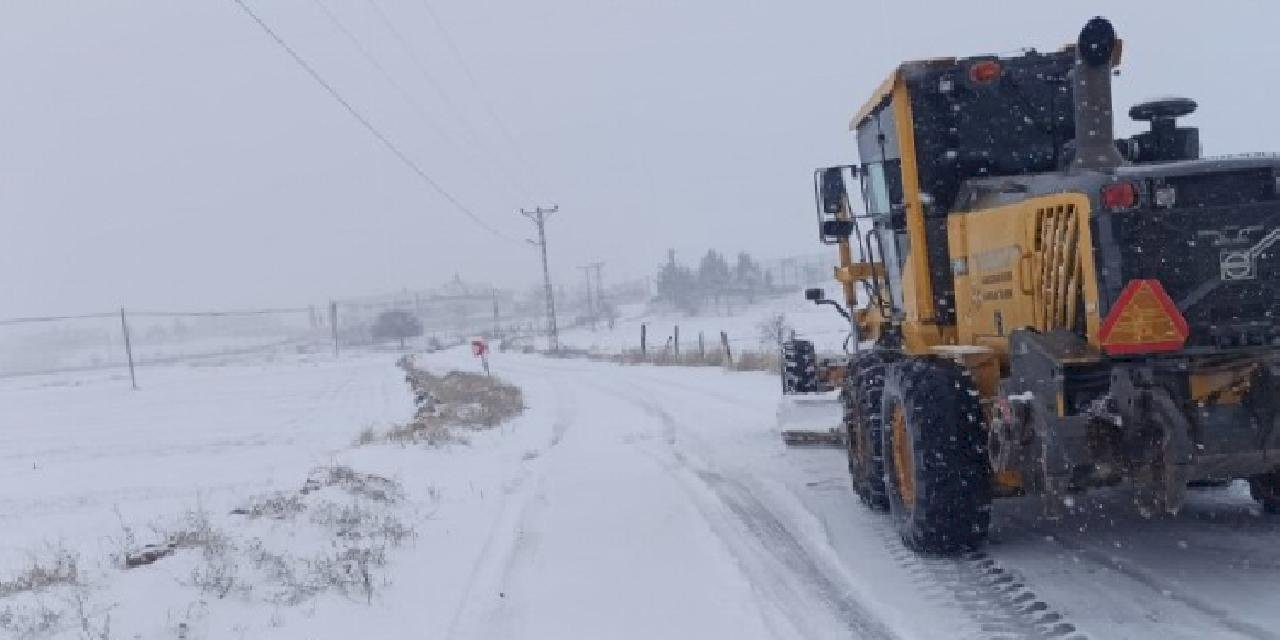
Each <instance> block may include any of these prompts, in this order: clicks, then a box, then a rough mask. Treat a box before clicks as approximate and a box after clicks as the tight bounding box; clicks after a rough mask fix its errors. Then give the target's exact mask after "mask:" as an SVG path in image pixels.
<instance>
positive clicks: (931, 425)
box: [881, 357, 991, 554]
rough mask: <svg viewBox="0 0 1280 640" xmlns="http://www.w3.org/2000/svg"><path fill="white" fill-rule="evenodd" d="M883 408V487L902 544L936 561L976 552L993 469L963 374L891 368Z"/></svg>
mask: <svg viewBox="0 0 1280 640" xmlns="http://www.w3.org/2000/svg"><path fill="white" fill-rule="evenodd" d="M883 406H884V410H883V414H882V418H881V420H882V424H883V425H884V428H883V440H884V445H883V451H884V466H885V479H886V483H887V484H886V488H887V490H888V496H889V505H890V512H891V513H892V514H893V520H894V523H895V524H896V526H897V528H898V533H899V535H900V536H901V537H902V541H903V543H904V544H906V546H907V547H909V548H910V549H913V550H915V551H919V552H924V553H939V554H954V553H958V552H961V551H967V550H971V549H976V548H978V547H980V546H981V545H982V544H983V542H985V540H986V537H987V528H988V526H989V524H990V522H991V467H990V466H989V464H988V461H987V442H986V436H985V433H984V431H983V428H982V409H981V406H980V405H979V403H978V393H977V391H976V389H975V387H974V384H973V380H972V379H971V378H970V377H969V373H968V371H966V370H965V369H964V368H962V367H961V366H959V365H957V364H956V363H954V362H952V361H950V360H946V359H942V358H932V357H929V358H912V359H910V360H906V361H902V362H900V363H897V364H896V365H894V366H893V367H892V368H891V369H890V371H889V375H888V378H887V380H886V382H885V389H884V402H883Z"/></svg>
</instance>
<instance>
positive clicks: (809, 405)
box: [778, 392, 844, 447]
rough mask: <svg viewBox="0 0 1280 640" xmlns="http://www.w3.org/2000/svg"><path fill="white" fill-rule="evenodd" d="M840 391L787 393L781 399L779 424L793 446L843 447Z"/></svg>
mask: <svg viewBox="0 0 1280 640" xmlns="http://www.w3.org/2000/svg"><path fill="white" fill-rule="evenodd" d="M841 418H842V410H841V408H840V394H839V392H826V393H804V394H787V395H784V396H782V399H781V400H779V401H778V427H779V429H780V430H781V431H782V441H783V442H785V443H787V445H789V446H809V447H843V446H844V429H843V428H842V425H841Z"/></svg>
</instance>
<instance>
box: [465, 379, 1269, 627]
mask: <svg viewBox="0 0 1280 640" xmlns="http://www.w3.org/2000/svg"><path fill="white" fill-rule="evenodd" d="M446 357H447V356H446ZM501 371H502V375H504V376H508V377H510V378H512V379H513V380H516V381H517V382H518V383H520V384H522V385H524V386H525V387H526V389H528V390H530V391H531V397H532V398H534V399H535V400H534V401H535V402H536V401H538V400H540V399H541V400H545V401H550V402H552V403H554V404H555V407H556V408H555V410H554V413H556V414H557V415H559V416H560V418H559V420H558V421H557V424H558V425H559V427H558V429H559V434H560V435H559V436H558V437H557V438H555V441H556V442H557V444H555V445H554V446H549V447H548V449H547V450H546V451H545V452H543V454H542V455H540V456H539V462H538V465H537V468H536V471H534V472H533V474H532V478H531V486H532V487H534V488H533V489H531V490H530V491H529V492H527V494H526V499H525V500H522V501H518V502H517V503H515V504H512V505H510V506H509V508H510V509H513V510H515V511H518V512H519V515H518V516H517V517H515V518H514V519H512V520H511V521H510V522H508V525H509V526H510V529H509V530H507V531H505V532H503V533H501V534H499V535H506V536H510V538H511V542H510V544H507V545H505V548H506V551H505V552H504V554H503V555H502V557H501V558H500V559H499V558H494V557H487V558H485V560H484V562H485V563H486V564H493V565H495V566H491V567H488V568H487V569H484V570H483V571H484V573H485V574H486V577H485V578H484V579H483V580H481V581H479V583H478V584H477V585H476V586H475V587H474V588H473V590H472V592H471V597H470V598H469V599H468V600H469V603H470V604H469V606H467V607H465V610H464V611H463V612H462V613H461V614H460V615H459V617H458V618H457V619H456V620H455V621H454V625H453V626H452V628H451V631H452V635H451V636H447V637H456V638H491V637H493V638H496V637H503V638H508V637H512V638H515V637H527V638H545V637H564V636H565V635H568V636H575V635H576V636H578V637H628V638H630V637H634V638H654V637H752V638H754V637H774V638H848V637H857V638H880V637H903V638H959V637H975V638H977V637H983V638H987V637H1008V638H1023V637H1047V638H1052V637H1059V638H1073V637H1094V638H1205V637H1215V638H1218V637H1224V638H1227V637H1245V638H1275V637H1280V632H1278V631H1277V628H1278V627H1277V625H1278V624H1280V612H1277V611H1276V610H1275V607H1274V605H1273V603H1274V602H1275V594H1276V591H1275V589H1276V588H1277V587H1278V586H1280V544H1277V543H1278V542H1280V520H1278V519H1277V518H1275V517H1270V516H1262V515H1260V514H1259V513H1258V510H1257V508H1256V506H1255V505H1254V503H1253V502H1252V501H1250V500H1249V499H1248V497H1247V494H1246V493H1245V492H1244V491H1242V488H1241V487H1239V486H1235V487H1231V488H1224V489H1214V490H1204V491H1199V492H1196V493H1195V494H1194V496H1193V498H1192V500H1191V503H1190V504H1189V506H1188V508H1187V509H1186V510H1185V511H1183V513H1182V514H1180V515H1179V516H1177V517H1170V518H1160V519H1155V520H1145V519H1142V518H1140V517H1138V516H1136V515H1134V514H1132V511H1131V509H1130V508H1128V506H1127V505H1126V504H1125V499H1124V496H1123V495H1115V496H1104V497H1100V498H1097V499H1092V500H1082V506H1081V509H1080V510H1079V513H1078V514H1077V515H1075V516H1073V517H1071V518H1068V519H1067V520H1065V521H1061V522H1044V521H1039V520H1038V519H1037V518H1036V513H1037V512H1038V511H1037V509H1036V506H1035V505H1034V504H1032V503H1031V501H1021V502H1017V501H1015V502H1009V503H1001V504H999V505H998V507H997V516H996V526H997V530H996V531H995V534H994V540H993V543H992V545H991V546H990V547H989V548H988V549H987V550H986V551H985V552H983V553H980V554H972V555H970V556H968V557H966V558H961V559H938V558H921V557H918V556H916V555H914V554H912V553H910V552H908V551H906V550H905V549H903V548H902V546H901V544H900V543H899V542H898V541H897V540H896V538H895V535H894V534H893V532H892V529H891V527H890V526H889V525H888V523H887V521H886V518H885V517H883V516H880V515H877V514H873V513H871V512H869V511H867V510H866V509H864V508H863V507H862V506H861V505H860V504H859V503H858V502H857V500H856V499H855V498H854V497H853V496H852V494H851V492H850V491H849V489H848V482H847V478H846V474H845V470H844V460H843V458H842V456H841V454H840V453H839V452H837V451H831V450H822V449H791V450H789V449H787V448H785V447H783V446H782V445H781V442H780V440H779V438H778V434H777V426H776V424H775V420H774V409H775V405H776V401H777V395H776V383H775V381H774V380H773V379H772V378H771V377H770V376H766V375H757V374H726V373H723V372H720V371H718V370H714V369H702V370H698V369H680V368H654V367H618V366H613V365H607V364H598V363H590V362H583V361H572V360H570V361H561V360H548V359H539V358H519V357H511V358H507V359H506V361H505V362H503V363H502V365H501ZM539 389H542V390H543V391H542V392H539ZM534 408H535V409H537V407H534ZM543 409H544V412H545V407H544V408H543ZM480 585H483V586H480ZM495 594H499V595H498V597H497V600H496V601H493V602H490V603H489V604H487V605H486V604H484V603H485V601H486V596H489V599H490V600H492V596H493V595H495Z"/></svg>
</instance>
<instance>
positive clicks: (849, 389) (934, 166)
mask: <svg viewBox="0 0 1280 640" xmlns="http://www.w3.org/2000/svg"><path fill="white" fill-rule="evenodd" d="M1120 61H1121V42H1120V40H1119V39H1117V37H1116V35H1115V31H1114V29H1113V28H1112V25H1111V23H1110V22H1108V21H1107V20H1105V19H1103V18H1094V19H1093V20H1091V21H1089V23H1088V24H1086V25H1085V27H1084V29H1083V30H1082V31H1081V32H1080V36H1079V39H1078V41H1077V42H1076V43H1075V44H1074V45H1069V46H1067V47H1064V48H1063V49H1061V50H1059V51H1055V52H1051V53H1041V52H1037V51H1027V52H1026V53H1023V54H1021V55H1017V56H1012V57H1000V56H976V57H970V58H955V59H934V60H927V61H921V62H908V63H905V64H902V65H900V66H899V67H898V68H897V69H896V70H894V72H893V73H892V74H891V75H890V76H889V78H888V79H887V80H886V81H885V82H884V84H882V85H881V86H880V87H879V88H878V89H877V90H876V92H875V94H874V95H873V96H872V97H871V99H870V100H869V101H868V102H867V103H866V105H865V106H864V107H863V108H862V109H861V110H860V111H859V112H858V113H857V115H856V116H855V117H854V118H853V121H852V122H851V123H850V129H851V131H852V132H853V133H854V137H855V139H856V144H857V148H858V156H859V162H858V163H857V164H855V165H849V166H842V167H830V168H825V169H819V170H818V171H816V172H815V195H816V199H817V205H818V206H817V215H818V228H819V237H820V239H821V241H822V242H824V243H827V244H831V245H834V246H836V247H837V250H838V251H839V254H840V266H839V267H838V268H837V269H836V273H835V279H836V280H837V281H838V282H839V285H840V288H841V293H842V296H840V297H842V298H843V302H844V305H845V306H847V307H848V308H849V309H850V316H851V319H850V327H851V332H852V334H853V338H854V339H852V340H850V344H851V345H852V348H851V349H850V355H849V358H848V362H847V363H845V365H846V369H845V370H846V375H845V379H844V385H843V390H842V394H841V398H842V405H843V409H844V426H845V429H846V430H847V438H846V442H847V448H848V457H849V471H850V473H851V474H852V477H853V485H854V489H855V490H856V491H857V493H858V495H859V496H860V497H861V498H862V500H863V501H864V502H866V503H867V504H868V505H870V506H871V507H872V508H874V509H878V510H887V511H889V512H891V513H892V516H893V518H894V520H895V522H896V524H897V526H898V528H899V532H900V534H901V535H902V538H903V540H904V541H905V542H906V543H907V544H908V545H909V546H911V547H912V548H915V549H917V550H922V551H934V552H954V551H958V550H962V549H967V548H973V547H975V546H977V545H980V544H981V543H982V542H983V540H984V539H985V536H986V532H987V528H988V523H989V520H990V504H991V501H992V499H993V498H998V497H1003V496H1016V495H1032V494H1034V495H1041V496H1044V502H1045V504H1046V505H1048V506H1050V507H1052V506H1054V505H1063V504H1065V503H1067V502H1069V500H1068V499H1067V498H1068V496H1069V495H1070V494H1072V493H1075V492H1080V491H1084V490H1088V489H1091V488H1097V487H1107V486H1116V485H1125V486H1129V487H1131V488H1132V489H1133V490H1135V491H1136V495H1137V496H1138V503H1139V504H1140V505H1141V507H1142V508H1144V509H1150V510H1153V511H1154V510H1169V511H1174V510H1177V509H1178V508H1179V507H1180V505H1181V503H1182V500H1183V497H1184V494H1185V491H1186V488H1187V486H1188V485H1194V484H1197V483H1215V482H1217V483H1221V482H1228V481H1231V480H1234V479H1247V480H1248V481H1249V482H1250V486H1251V489H1252V492H1253V496H1254V497H1255V498H1256V499H1257V500H1259V501H1260V502H1261V503H1262V506H1263V508H1265V509H1267V510H1271V511H1275V510H1280V428H1278V427H1280V158H1277V157H1275V156H1263V155H1256V154H1254V155H1247V156H1238V157H1224V158H1213V159H1206V158H1201V157H1200V144H1199V134H1198V131H1197V130H1196V129H1195V128H1191V127H1186V126H1180V125H1179V123H1178V118H1180V117H1183V116H1186V115H1188V114H1190V113H1191V112H1192V111H1193V110H1194V109H1195V106H1196V105H1195V103H1194V102H1192V101H1191V100H1187V99H1182V98H1171V99H1163V100H1159V101H1153V102H1148V103H1143V104H1139V105H1137V106H1134V107H1133V108H1132V109H1130V111H1129V115H1130V116H1131V117H1132V118H1134V119H1137V120H1140V121H1145V122H1149V123H1150V124H1149V127H1150V128H1149V131H1147V132H1144V133H1141V134H1138V135H1135V136H1133V137H1131V138H1128V139H1123V140H1116V139H1115V138H1114V136H1113V133H1112V132H1113V121H1112V118H1113V116H1112V103H1111V82H1112V75H1113V69H1114V68H1115V67H1117V66H1118V65H1119V64H1120ZM810 297H811V298H817V299H819V300H825V298H823V296H821V295H814V294H811V296H810Z"/></svg>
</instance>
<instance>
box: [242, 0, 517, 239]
mask: <svg viewBox="0 0 1280 640" xmlns="http://www.w3.org/2000/svg"><path fill="white" fill-rule="evenodd" d="M232 2H235V3H236V6H238V7H240V9H241V10H243V11H244V12H245V14H246V15H248V16H249V17H250V18H252V19H253V21H254V22H256V23H258V26H259V27H262V30H263V31H265V32H266V33H267V35H268V36H270V37H271V39H272V40H274V41H275V42H276V44H278V45H280V48H282V49H284V50H285V52H286V53H288V54H289V56H290V57H291V58H293V61H294V62H296V63H297V64H298V66H300V67H302V69H303V71H306V72H307V75H310V76H311V78H312V79H313V80H315V81H316V83H318V84H319V85H320V86H321V87H324V90H325V91H327V92H328V93H329V95H330V96H332V97H333V99H334V100H337V101H338V104H341V105H342V107H343V108H344V109H346V110H347V113H350V114H351V117H353V118H355V119H356V121H357V122H359V123H360V124H361V125H362V126H364V128H365V129H367V130H368V131H369V133H370V134H372V135H373V137H375V138H377V139H378V141H379V142H381V143H382V145H383V146H384V147H386V148H387V150H388V151H390V152H391V153H392V154H394V155H395V156H396V157H397V158H399V159H400V162H402V163H404V165H405V166H406V167H408V168H409V169H410V170H411V171H413V172H414V173H415V174H417V175H418V177H419V178H421V179H422V181H423V182H425V183H426V184H427V186H429V187H431V189H432V190H434V191H435V192H436V193H438V194H440V196H441V197H443V198H444V199H445V200H448V201H449V203H450V204H452V205H453V206H454V207H455V208H456V209H457V210H458V211H459V212H461V213H462V214H463V215H465V216H467V217H468V218H471V220H472V222H475V223H476V224H477V225H480V226H481V227H482V228H484V229H485V230H486V231H488V232H489V233H491V234H493V235H495V236H497V237H499V238H502V239H504V240H508V241H511V242H517V241H516V240H515V239H514V238H512V237H510V236H508V235H506V234H504V233H502V232H501V231H498V230H497V229H495V228H494V227H492V226H490V225H489V224H488V223H487V222H485V221H484V220H482V219H481V218H480V217H479V216H477V215H476V214H475V212H473V211H471V209H469V208H468V207H467V206H466V205H464V204H462V202H461V201H460V200H458V199H457V198H455V197H454V196H453V194H451V193H449V192H448V191H445V189H444V187H441V186H440V184H439V183H437V182H436V181H435V179H433V178H432V177H431V176H430V175H428V174H427V172H426V171H423V170H422V167H419V166H418V164H417V163H416V162H414V161H413V159H412V158H410V157H409V156H408V155H406V154H405V153H404V152H403V151H401V150H400V147H397V146H396V144H395V143H394V142H392V141H391V139H390V138H388V137H387V136H385V135H383V133H382V132H381V131H379V130H378V128H377V127H375V126H373V123H371V122H370V121H369V120H368V119H367V118H365V117H364V116H363V115H361V113H360V112H359V111H358V110H356V108H355V107H354V106H352V104H351V103H350V102H348V101H347V99H346V98H343V97H342V94H341V93H338V90H337V89H335V88H334V87H333V85H331V84H329V82H328V81H326V80H325V79H324V77H323V76H321V75H320V73H319V72H317V71H316V70H315V68H313V67H312V66H311V65H310V64H308V63H307V61H306V60H304V59H303V58H302V56H301V55H299V54H298V52H297V51H295V50H294V49H293V47H291V46H289V43H287V42H285V41H284V39H283V38H281V37H280V35H279V34H277V33H276V32H275V30H273V29H272V28H271V27H270V26H269V25H268V24H267V23H266V22H263V21H262V18H259V17H258V14H256V13H254V12H253V9H250V8H249V5H247V4H245V2H244V0H232Z"/></svg>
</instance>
